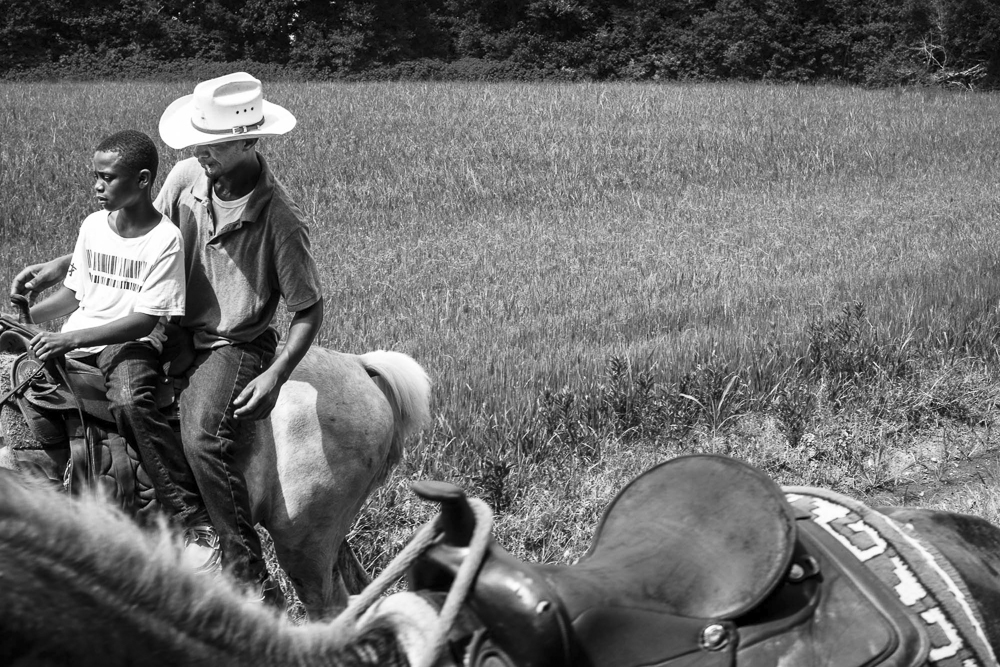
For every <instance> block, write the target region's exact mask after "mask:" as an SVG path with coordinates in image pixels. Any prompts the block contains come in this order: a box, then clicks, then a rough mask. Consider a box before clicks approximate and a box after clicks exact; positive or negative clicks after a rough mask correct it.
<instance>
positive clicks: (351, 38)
mask: <svg viewBox="0 0 1000 667" xmlns="http://www.w3.org/2000/svg"><path fill="white" fill-rule="evenodd" d="M3 5H4V10H3V12H2V13H0V76H2V77H8V78H10V77H38V76H67V75H72V76H77V77H84V78H102V77H110V76H117V77H122V76H125V77H128V78H143V77H145V76H151V75H153V76H158V77H163V76H169V75H170V74H176V75H178V76H184V75H185V74H186V73H187V72H189V71H191V70H192V67H193V66H198V68H199V70H200V71H203V70H204V65H205V64H206V63H218V64H220V66H222V69H223V70H228V69H231V67H225V65H231V64H233V63H237V62H239V63H253V65H254V68H255V71H257V72H262V73H263V74H265V75H266V74H271V73H280V74H282V75H285V76H298V77H303V78H321V79H345V78H366V79H377V78H383V79H388V78H391V79H475V80H499V79H549V80H552V79H558V80H633V81H638V80H663V79H667V80H677V79H686V80H690V79H696V80H716V79H741V80H774V81H842V82H847V83H853V84H863V85H891V84H898V83H914V82H940V81H947V82H952V83H962V84H980V85H982V84H985V85H991V84H992V82H993V81H994V80H995V79H997V76H998V74H1000V3H997V2H995V0H342V1H340V2H329V1H326V2H321V1H318V0H202V1H200V2H197V3H192V2H189V1H188V0H133V1H132V2H121V1H120V0H119V1H117V2H97V1H96V0H4V3H3Z"/></svg>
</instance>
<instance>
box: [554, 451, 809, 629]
mask: <svg viewBox="0 0 1000 667" xmlns="http://www.w3.org/2000/svg"><path fill="white" fill-rule="evenodd" d="M794 547H795V518H794V514H793V511H792V508H791V506H790V505H789V504H788V501H787V500H786V499H785V496H784V494H783V493H782V492H781V489H780V488H779V487H778V486H777V485H776V484H775V483H774V482H773V481H772V480H771V479H770V478H769V477H767V476H765V475H764V474H763V473H761V472H760V471H758V470H757V469H755V468H751V467H749V466H746V465H744V464H741V463H739V462H737V461H735V460H733V459H726V458H720V457H715V456H704V455H693V456H684V457H680V458H677V459H673V460H671V461H668V462H666V463H662V464H660V465H658V466H656V467H654V468H652V469H651V470H649V471H647V472H646V473H645V474H643V475H641V476H639V477H638V478H636V479H635V480H633V481H632V482H631V483H630V484H629V485H628V486H626V487H625V488H624V489H623V490H622V491H621V492H620V493H619V494H618V497H617V498H615V500H614V501H613V502H612V504H611V505H609V506H608V508H607V510H605V513H604V516H603V518H602V519H601V521H600V523H599V524H598V528H597V533H596V535H595V537H594V542H593V543H592V545H591V548H590V550H589V551H588V552H587V554H586V555H585V556H584V557H583V558H581V559H580V561H579V562H578V563H577V564H575V565H573V566H570V567H560V566H542V567H540V568H539V571H540V572H542V573H543V575H544V576H545V578H546V579H547V580H548V582H549V584H550V585H551V586H552V588H553V589H554V590H555V591H556V592H557V593H558V595H559V597H560V598H561V599H562V601H563V603H564V604H565V608H566V610H567V612H568V614H569V616H570V617H571V618H573V619H576V618H578V617H580V616H582V615H584V614H586V613H588V612H591V611H593V610H595V609H598V608H602V607H603V608H607V607H614V608H620V609H646V610H655V611H658V612H665V613H669V614H671V615H675V616H684V617H688V618H700V619H733V618H737V617H739V616H742V615H743V614H745V613H746V612H748V611H750V610H751V609H753V608H755V607H756V606H758V605H759V604H760V603H761V602H762V601H763V600H764V599H765V598H766V597H767V596H768V595H770V594H771V592H772V591H773V590H774V589H775V588H776V587H777V586H778V584H779V583H780V582H781V581H782V580H783V578H784V576H785V574H786V573H787V571H788V568H789V565H790V564H791V560H792V553H793V551H794Z"/></svg>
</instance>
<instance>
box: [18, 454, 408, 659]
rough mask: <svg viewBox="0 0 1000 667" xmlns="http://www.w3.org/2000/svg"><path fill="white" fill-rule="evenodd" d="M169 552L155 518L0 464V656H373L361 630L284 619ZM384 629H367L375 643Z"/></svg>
mask: <svg viewBox="0 0 1000 667" xmlns="http://www.w3.org/2000/svg"><path fill="white" fill-rule="evenodd" d="M180 555H181V548H180V542H179V538H178V536H177V535H176V534H175V533H173V532H172V531H170V530H169V529H168V528H167V527H166V526H165V525H164V524H163V523H162V522H161V523H160V524H159V525H158V526H156V527H155V528H154V529H152V530H144V529H140V528H139V527H138V526H137V525H136V524H134V523H133V522H132V521H131V520H130V519H129V518H128V517H127V516H126V515H125V514H124V513H122V512H120V511H118V510H117V509H115V508H113V507H112V506H111V505H110V504H108V503H107V502H104V501H103V500H102V499H100V498H97V497H94V496H89V497H83V498H80V499H71V498H68V497H67V496H66V495H64V494H61V493H57V492H55V491H54V490H52V489H51V488H47V487H45V486H43V485H42V483H41V482H36V481H29V480H27V479H25V478H22V477H20V476H19V475H17V474H16V473H13V472H11V471H8V470H0V609H2V610H3V613H2V614H0V663H2V664H16V663H17V662H19V661H24V662H27V663H30V664H75V665H87V664H101V665H114V664H144V665H160V664H162V665H167V664H194V663H198V664H200V663H202V662H204V663H209V662H211V663H212V664H213V667H218V665H227V664H247V663H251V662H252V663H254V664H260V665H264V664H295V665H308V664H326V665H345V666H346V665H361V664H380V663H379V662H368V661H366V660H363V659H362V658H364V656H368V657H369V658H370V657H372V651H371V646H370V645H369V644H370V643H371V642H368V644H365V642H361V643H358V644H357V645H356V646H353V647H350V646H345V645H344V642H343V641H338V638H337V637H336V636H334V633H333V632H332V631H331V626H330V625H328V624H321V623H316V624H309V625H305V626H301V627H295V626H292V625H291V624H290V623H289V622H288V621H287V619H285V618H283V617H279V616H278V614H277V613H276V612H274V611H271V610H269V609H266V608H264V607H263V606H262V605H261V604H260V603H258V602H256V601H254V600H253V599H251V598H250V597H249V596H248V594H247V592H246V591H244V590H241V589H240V588H239V587H237V586H236V584H235V583H234V582H233V581H232V580H230V579H229V578H227V577H218V578H211V577H207V576H204V575H199V574H195V573H194V572H191V571H189V570H187V569H185V568H184V567H183V566H182V565H181V560H180ZM387 639H388V640H391V638H387V637H375V638H373V639H372V640H371V641H374V642H375V643H376V644H378V645H379V647H380V648H379V651H384V650H386V648H387V647H385V646H383V645H382V644H383V642H384V641H385V640H387ZM365 641H368V640H367V639H366V640H365ZM393 646H394V645H393ZM388 648H392V647H388ZM375 657H376V660H377V655H376V656H375ZM384 657H385V654H384V653H383V659H384ZM381 664H386V663H384V662H383V663H381ZM389 664H395V663H389Z"/></svg>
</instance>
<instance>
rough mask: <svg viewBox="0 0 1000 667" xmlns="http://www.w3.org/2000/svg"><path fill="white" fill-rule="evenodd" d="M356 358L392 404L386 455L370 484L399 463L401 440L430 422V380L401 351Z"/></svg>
mask: <svg viewBox="0 0 1000 667" xmlns="http://www.w3.org/2000/svg"><path fill="white" fill-rule="evenodd" d="M358 358H359V359H360V361H361V365H362V366H364V369H365V370H366V371H367V372H368V375H370V376H371V378H372V380H374V381H375V384H377V385H378V387H379V389H381V390H382V393H383V394H385V396H386V398H387V399H388V400H389V403H390V405H392V414H393V417H394V422H395V427H394V429H393V435H392V443H391V445H390V446H389V455H388V456H387V457H386V459H385V461H384V462H383V463H382V467H381V468H380V469H379V471H378V474H376V475H375V480H374V481H373V483H372V488H374V487H376V486H378V485H380V484H382V482H384V481H385V478H386V477H388V476H389V472H390V471H391V470H392V469H393V468H394V467H395V465H396V464H397V463H399V459H400V458H401V457H402V456H403V442H404V441H405V440H406V439H407V438H408V437H410V436H411V435H414V434H415V433H417V432H419V431H420V429H422V428H424V427H425V426H426V425H427V424H429V423H430V421H431V408H430V402H431V381H430V378H429V377H428V376H427V373H426V371H424V369H423V368H422V367H421V366H420V364H418V363H417V362H416V361H414V360H413V358H412V357H410V356H408V355H405V354H403V353H402V352H390V351H387V350H376V351H374V352H367V353H365V354H362V355H359V357H358Z"/></svg>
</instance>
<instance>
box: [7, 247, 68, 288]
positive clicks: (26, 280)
mask: <svg viewBox="0 0 1000 667" xmlns="http://www.w3.org/2000/svg"><path fill="white" fill-rule="evenodd" d="M68 268H69V261H68V256H67V257H59V258H56V259H53V260H51V261H48V262H41V263H39V264H32V265H31V266H26V267H24V268H23V269H21V271H20V273H18V274H17V275H16V276H14V280H13V282H11V284H10V293H11V294H12V295H13V294H27V295H30V294H39V293H41V292H44V291H45V290H46V289H48V288H49V287H52V286H53V285H56V284H58V283H60V282H62V280H63V279H64V278H65V277H66V270H67V269H68Z"/></svg>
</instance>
